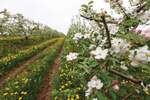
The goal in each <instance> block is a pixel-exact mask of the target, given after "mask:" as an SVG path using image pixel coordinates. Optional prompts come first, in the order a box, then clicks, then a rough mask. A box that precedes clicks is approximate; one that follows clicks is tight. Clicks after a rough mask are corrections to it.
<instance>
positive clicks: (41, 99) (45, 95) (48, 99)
mask: <svg viewBox="0 0 150 100" xmlns="http://www.w3.org/2000/svg"><path fill="white" fill-rule="evenodd" d="M64 44H65V43H63V45H62V47H61V49H60V51H59V54H58V56H57V57H56V58H55V59H54V61H53V65H52V66H51V68H50V70H49V72H48V74H47V75H46V77H45V78H44V81H43V83H42V85H41V87H40V88H41V89H40V91H39V92H38V93H37V98H36V100H52V94H51V93H50V92H52V90H53V89H54V86H53V82H54V80H53V79H54V77H55V78H56V77H57V74H58V69H59V64H60V59H61V54H62V52H63V48H64Z"/></svg>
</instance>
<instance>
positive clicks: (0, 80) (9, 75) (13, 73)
mask: <svg viewBox="0 0 150 100" xmlns="http://www.w3.org/2000/svg"><path fill="white" fill-rule="evenodd" d="M53 44H54V43H53ZM53 44H51V45H49V46H48V47H47V48H45V49H43V50H41V51H40V52H38V53H37V54H36V55H35V56H34V57H32V58H30V59H29V60H27V61H25V63H24V64H23V65H21V66H19V67H16V68H14V69H13V70H10V71H9V72H8V73H7V74H6V75H4V76H2V77H0V86H2V85H3V83H4V82H6V81H7V79H8V78H10V79H11V78H12V77H13V76H14V77H16V75H17V74H18V72H19V71H20V72H21V73H23V71H24V70H25V69H26V68H27V67H28V64H31V63H32V62H33V61H35V59H36V58H37V57H38V56H39V55H40V54H41V53H42V52H44V51H45V50H47V49H48V48H50V47H51V46H52V45H53ZM19 75H20V74H19Z"/></svg>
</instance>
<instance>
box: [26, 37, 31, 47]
mask: <svg viewBox="0 0 150 100" xmlns="http://www.w3.org/2000/svg"><path fill="white" fill-rule="evenodd" d="M25 39H26V42H27V44H28V45H29V44H30V43H29V40H28V37H27V36H25Z"/></svg>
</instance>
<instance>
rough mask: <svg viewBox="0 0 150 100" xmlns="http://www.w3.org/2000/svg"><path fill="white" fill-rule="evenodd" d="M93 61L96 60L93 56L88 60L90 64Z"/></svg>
mask: <svg viewBox="0 0 150 100" xmlns="http://www.w3.org/2000/svg"><path fill="white" fill-rule="evenodd" d="M92 61H94V58H93V57H92V56H91V57H90V58H89V60H88V63H89V64H90V63H91V62H92Z"/></svg>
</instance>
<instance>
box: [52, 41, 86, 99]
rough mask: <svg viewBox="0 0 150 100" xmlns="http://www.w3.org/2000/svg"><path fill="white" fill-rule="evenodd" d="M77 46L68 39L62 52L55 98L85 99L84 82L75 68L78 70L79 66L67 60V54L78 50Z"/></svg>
mask: <svg viewBox="0 0 150 100" xmlns="http://www.w3.org/2000/svg"><path fill="white" fill-rule="evenodd" d="M77 50H78V49H77V47H76V45H75V44H74V43H72V41H69V40H67V39H66V41H65V46H64V50H63V53H62V58H61V63H60V70H59V72H58V77H57V78H56V79H55V83H54V87H55V89H54V90H53V92H52V95H53V98H54V100H59V99H60V100H71V99H72V100H83V99H81V98H83V96H85V95H84V91H83V84H82V83H81V80H79V77H82V76H80V75H79V74H77V73H76V72H75V71H73V69H74V70H77V67H76V66H75V65H74V63H75V62H78V60H74V61H67V60H66V55H68V54H69V53H70V52H77Z"/></svg>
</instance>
